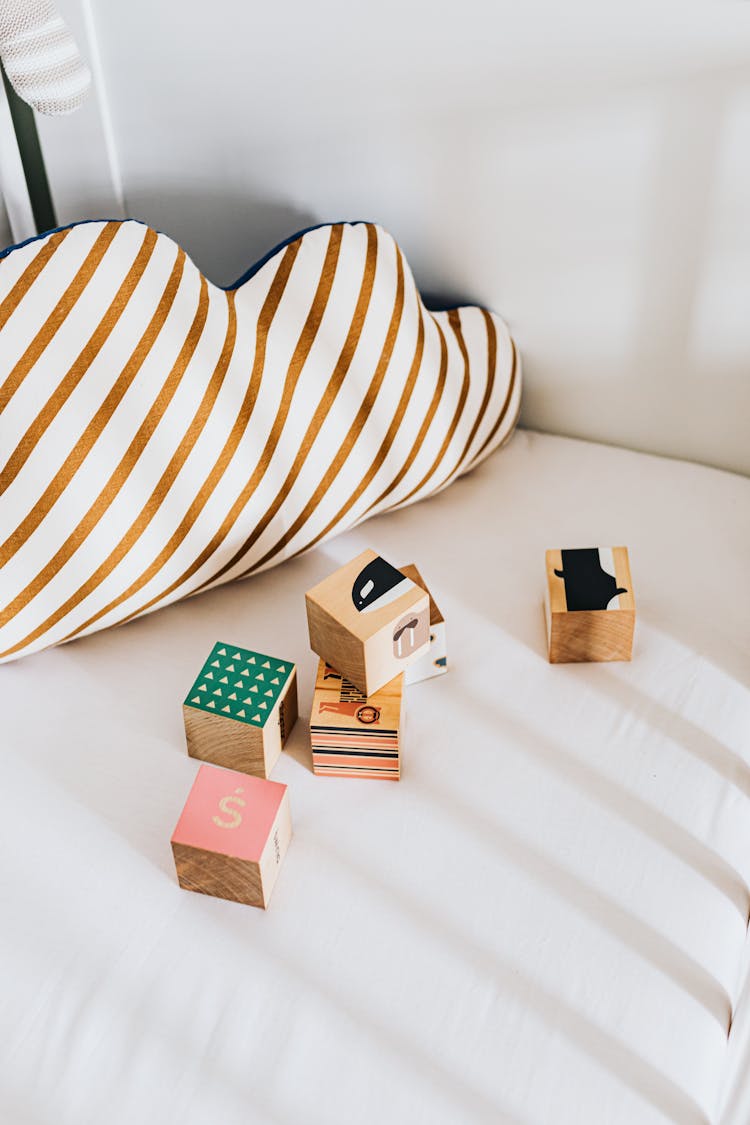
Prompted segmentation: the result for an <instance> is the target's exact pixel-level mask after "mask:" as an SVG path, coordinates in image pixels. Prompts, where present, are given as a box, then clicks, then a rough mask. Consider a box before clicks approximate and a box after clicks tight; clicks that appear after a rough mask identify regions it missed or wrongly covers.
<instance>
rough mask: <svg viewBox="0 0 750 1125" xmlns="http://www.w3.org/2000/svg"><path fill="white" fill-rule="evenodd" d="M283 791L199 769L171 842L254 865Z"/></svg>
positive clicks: (242, 775)
mask: <svg viewBox="0 0 750 1125" xmlns="http://www.w3.org/2000/svg"><path fill="white" fill-rule="evenodd" d="M285 792H286V785H281V784H280V783H279V782H278V781H264V780H263V779H262V778H259V777H250V776H248V774H246V773H237V771H236V770H225V769H221V768H220V767H219V766H201V768H200V769H199V770H198V774H197V777H196V779H195V781H194V782H193V788H192V789H191V790H190V793H189V795H188V799H187V801H186V802H185V807H184V809H183V810H182V814H181V816H180V819H179V820H178V822H177V827H176V828H175V830H174V832H173V834H172V842H173V843H175V844H188V845H190V846H191V847H193V848H202V849H204V850H205V851H209V852H219V853H220V854H221V855H230V856H235V857H236V858H237V859H247V860H253V861H255V862H258V861H259V860H260V857H261V853H262V851H263V848H264V847H265V845H266V841H267V840H268V837H269V835H270V832H271V827H272V825H273V822H274V820H275V819H276V814H277V813H278V811H279V805H280V804H281V802H282V800H283V798H284V794H285Z"/></svg>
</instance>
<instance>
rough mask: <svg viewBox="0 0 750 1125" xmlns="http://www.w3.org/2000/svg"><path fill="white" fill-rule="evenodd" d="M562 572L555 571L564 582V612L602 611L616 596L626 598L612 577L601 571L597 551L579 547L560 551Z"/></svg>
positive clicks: (592, 548) (612, 575)
mask: <svg viewBox="0 0 750 1125" xmlns="http://www.w3.org/2000/svg"><path fill="white" fill-rule="evenodd" d="M560 554H561V555H562V570H555V574H556V575H557V577H558V578H562V579H563V580H564V582H565V602H566V605H567V608H568V610H570V611H576V610H586V609H606V608H607V606H608V605H609V603H610V602H611V601H612V599H613V598H616V597H617V596H618V594H627V590H626V589H625V588H624V587H623V586H618V585H617V579H616V578H615V576H614V574H609V573H608V572H607V571H606V570H604V568H603V567H602V562H601V556H600V554H599V548H598V547H583V548H577V549H575V550H572V551H561V552H560Z"/></svg>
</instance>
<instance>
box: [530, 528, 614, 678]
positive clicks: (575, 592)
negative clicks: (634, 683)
mask: <svg viewBox="0 0 750 1125" xmlns="http://www.w3.org/2000/svg"><path fill="white" fill-rule="evenodd" d="M595 555H596V557H595ZM569 603H570V604H573V605H575V606H576V607H579V606H589V605H596V606H598V607H600V608H575V609H571V608H570V605H569ZM545 615H546V623H547V642H548V655H549V660H550V663H551V664H564V663H574V662H582V661H596V662H599V661H610V660H630V659H631V657H632V650H633V636H634V632H635V597H634V595H633V586H632V578H631V574H630V564H629V560H628V552H627V548H625V547H612V548H587V549H584V550H572V551H561V550H549V551H547V553H546V597H545Z"/></svg>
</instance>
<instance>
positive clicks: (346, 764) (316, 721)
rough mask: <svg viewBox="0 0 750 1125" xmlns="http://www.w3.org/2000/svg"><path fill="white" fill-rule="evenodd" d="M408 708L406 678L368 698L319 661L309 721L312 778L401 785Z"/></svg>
mask: <svg viewBox="0 0 750 1125" xmlns="http://www.w3.org/2000/svg"><path fill="white" fill-rule="evenodd" d="M403 708H404V674H403V672H402V673H400V674H399V675H398V676H396V678H395V679H393V680H391V681H390V683H387V684H386V685H385V687H383V688H381V690H380V691H378V692H376V693H375V694H374V695H370V696H366V695H364V694H363V693H362V692H360V691H358V689H357V688H356V687H355V686H354V684H352V683H350V682H349V680H346V679H344V677H342V676H341V675H339V673H338V672H337V671H336V670H335V669H334V668H332V667H331V666H330V664H326V663H325V661H324V660H320V661H319V662H318V675H317V678H316V681H315V694H314V696H313V704H312V713H311V715H310V744H311V746H312V759H313V773H316V774H320V775H321V776H324V775H327V776H329V777H366V778H380V779H386V780H390V781H398V780H399V779H400V777H401V735H402V729H403V714H404V712H403Z"/></svg>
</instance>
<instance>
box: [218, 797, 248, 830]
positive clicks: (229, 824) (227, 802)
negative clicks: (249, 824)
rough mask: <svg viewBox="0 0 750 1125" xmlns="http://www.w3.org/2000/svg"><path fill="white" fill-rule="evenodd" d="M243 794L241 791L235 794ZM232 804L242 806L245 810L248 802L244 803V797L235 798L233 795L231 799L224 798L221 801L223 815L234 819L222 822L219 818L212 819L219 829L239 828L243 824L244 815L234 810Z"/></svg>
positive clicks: (220, 806)
mask: <svg viewBox="0 0 750 1125" xmlns="http://www.w3.org/2000/svg"><path fill="white" fill-rule="evenodd" d="M241 792H242V790H241V789H235V793H241ZM232 804H235V805H240V806H241V807H242V808H243V809H244V807H245V805H246V804H247V802H246V801H243V799H242V797H234V796H231V795H230V796H229V797H222V798H221V800H220V801H219V808H220V809H221V811H222V812H223V813H227V815H228V816H231V818H232V819H231V820H222V819H221V818H220V817H218V816H214V817H212V818H211V819H212V820H213V822H214V824H215V825H216V827H217V828H239V826H240V825H241V824H242V813H240V812H238V811H237V809H233V808H232Z"/></svg>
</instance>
